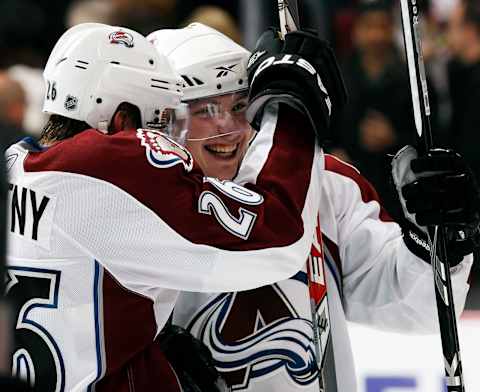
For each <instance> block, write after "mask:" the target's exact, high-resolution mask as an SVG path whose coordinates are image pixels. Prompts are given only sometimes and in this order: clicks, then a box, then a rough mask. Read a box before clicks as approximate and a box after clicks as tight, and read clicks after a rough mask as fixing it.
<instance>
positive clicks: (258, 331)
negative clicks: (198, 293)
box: [188, 285, 318, 391]
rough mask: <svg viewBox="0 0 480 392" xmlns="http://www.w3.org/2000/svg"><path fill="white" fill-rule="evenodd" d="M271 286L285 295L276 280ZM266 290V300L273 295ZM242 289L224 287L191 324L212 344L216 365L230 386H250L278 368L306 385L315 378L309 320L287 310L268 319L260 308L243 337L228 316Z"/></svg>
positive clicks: (235, 389) (201, 338) (197, 333)
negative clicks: (275, 283) (281, 315)
mask: <svg viewBox="0 0 480 392" xmlns="http://www.w3.org/2000/svg"><path fill="white" fill-rule="evenodd" d="M268 289H271V290H275V291H276V293H271V294H272V295H273V296H275V295H278V296H282V297H283V294H282V292H281V290H280V288H279V287H278V286H276V285H273V286H268V287H266V288H265V290H268ZM264 294H267V297H270V298H267V299H266V300H267V301H268V300H269V299H273V297H272V295H270V294H268V293H264ZM238 295H239V293H224V294H220V295H219V296H217V297H215V298H214V300H212V301H211V302H210V303H209V304H207V305H206V306H205V307H204V308H203V309H202V310H201V311H200V312H199V313H197V316H196V317H195V318H194V319H193V320H192V321H191V323H190V325H189V326H188V330H189V331H190V332H191V333H192V334H194V335H195V336H197V337H199V338H200V340H202V341H203V342H204V343H205V344H206V345H207V346H208V347H209V348H210V350H211V351H212V354H213V357H214V358H215V366H216V367H217V369H218V370H219V371H220V372H221V373H222V376H223V377H224V378H225V380H226V381H227V383H228V384H229V386H230V387H231V388H232V391H239V390H245V389H248V388H249V385H250V381H253V380H254V379H257V380H260V379H263V378H269V377H271V376H272V375H273V374H275V373H277V372H286V374H287V375H288V377H289V379H290V380H292V381H293V382H294V383H295V384H296V385H298V386H307V385H309V384H311V383H313V382H314V381H315V380H317V378H318V368H317V364H316V360H315V347H314V343H313V340H312V323H311V321H310V320H307V319H304V318H300V317H298V315H295V316H294V315H293V314H291V312H290V311H289V312H288V313H290V315H289V316H287V315H286V314H285V315H284V316H283V317H280V318H278V319H276V320H274V321H273V320H270V321H265V319H264V317H263V314H262V312H261V311H260V310H257V314H256V321H255V325H254V326H253V330H252V331H251V332H250V333H249V334H247V336H243V337H239V336H238V334H235V333H232V332H233V331H232V328H233V329H235V328H237V327H238V326H239V325H238V323H232V320H229V316H231V315H232V313H233V312H234V311H235V310H234V309H235V308H236V305H238V304H236V302H238V301H239V300H240V298H236V297H237V296H238ZM240 295H241V293H240ZM250 309H251V307H250ZM236 310H237V311H238V306H237V308H236ZM243 316H245V314H243ZM234 317H235V316H234ZM244 318H245V317H244ZM247 318H248V317H247ZM232 324H235V325H233V326H232ZM227 328H228V329H229V330H228V331H227ZM232 335H237V336H236V337H233V336H232Z"/></svg>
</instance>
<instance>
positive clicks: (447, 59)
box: [0, 0, 480, 308]
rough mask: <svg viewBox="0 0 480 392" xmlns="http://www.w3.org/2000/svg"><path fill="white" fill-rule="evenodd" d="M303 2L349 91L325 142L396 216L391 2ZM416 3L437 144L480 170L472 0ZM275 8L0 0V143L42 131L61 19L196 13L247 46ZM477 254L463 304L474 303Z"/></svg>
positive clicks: (166, 20)
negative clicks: (50, 59) (48, 68)
mask: <svg viewBox="0 0 480 392" xmlns="http://www.w3.org/2000/svg"><path fill="white" fill-rule="evenodd" d="M302 3H303V9H302V10H301V21H302V25H303V26H305V27H309V28H315V29H317V30H318V31H319V33H320V34H321V35H322V36H323V37H325V38H327V39H328V40H330V42H332V44H333V46H334V48H335V50H336V53H337V55H338V58H339V61H340V63H341V67H342V70H343V74H344V77H345V82H346V85H347V88H348V92H349V104H348V106H347V108H346V110H345V112H344V115H343V116H342V117H341V118H339V119H338V121H336V122H335V125H334V126H335V135H336V138H335V140H333V141H332V143H331V144H330V145H329V146H328V150H329V151H330V152H331V153H333V154H336V155H337V156H339V157H341V158H342V159H344V160H346V161H348V162H352V163H353V164H355V165H356V166H357V167H358V168H359V169H360V170H361V172H362V173H363V174H364V175H365V176H366V177H367V178H368V179H369V180H370V181H371V182H372V183H373V184H374V185H375V187H376V188H377V190H378V192H379V194H380V196H381V198H382V199H383V200H384V203H385V205H386V207H387V209H388V210H389V211H390V213H391V215H392V216H394V217H395V218H397V219H400V218H399V216H400V210H399V207H398V202H397V200H395V199H394V198H393V196H391V195H394V192H392V189H391V188H390V187H391V184H390V180H389V178H390V175H389V173H390V169H389V164H390V159H391V155H392V154H394V153H395V152H396V151H397V150H398V149H399V148H400V147H401V146H403V145H405V144H407V143H415V140H416V139H415V137H416V136H415V135H416V133H415V126H414V121H413V112H412V104H411V98H410V87H409V80H408V74H407V68H406V64H405V59H404V50H403V38H402V33H401V22H400V16H399V9H398V3H399V2H398V1H393V0H356V1H355V0H322V1H318V0H303V2H302ZM419 5H420V7H421V12H422V34H423V49H424V55H425V60H426V65H427V73H428V79H429V88H430V95H431V105H432V126H433V131H434V138H435V141H436V144H438V145H441V146H451V147H453V148H455V149H456V150H457V151H458V152H460V153H461V154H462V155H464V156H465V157H466V159H467V161H468V162H469V163H470V165H471V166H472V168H473V170H474V172H475V174H476V176H477V178H479V177H480V153H479V152H478V150H479V147H480V135H477V132H479V131H478V128H479V125H480V1H479V0H419ZM276 7H277V1H276V0H210V1H207V0H205V1H201V0H1V1H0V53H1V55H0V146H2V149H4V148H5V147H6V146H8V145H9V144H11V143H12V142H14V141H16V140H18V139H19V138H22V137H24V136H26V135H33V136H36V135H38V134H39V132H40V131H41V128H42V125H43V121H44V117H43V114H42V113H41V103H42V100H43V96H44V85H43V81H42V74H41V70H42V68H43V66H44V65H45V63H46V59H47V56H48V54H49V52H50V51H51V49H52V46H53V44H54V43H55V42H56V40H57V39H58V37H59V36H60V35H61V34H62V33H63V32H64V31H65V29H67V28H69V27H71V26H73V25H75V24H78V23H82V22H87V21H90V22H102V23H108V24H113V25H121V26H127V27H130V28H133V29H135V30H137V31H139V32H141V33H144V34H147V33H149V32H151V31H153V30H157V29H160V28H175V27H180V26H185V25H187V24H188V23H190V22H192V21H200V22H202V23H205V24H207V25H210V26H212V27H214V28H216V29H218V30H220V31H222V32H223V33H225V34H227V35H228V36H230V37H231V38H233V39H235V40H236V41H237V42H239V43H241V44H243V45H245V46H246V47H247V48H249V49H251V48H253V46H254V43H255V40H256V38H257V37H258V36H259V34H260V33H261V32H262V31H263V30H264V29H265V28H266V27H268V26H270V25H278V21H277V18H278V17H277V14H276V9H277V8H276ZM2 164H3V162H2ZM3 189H5V188H3ZM2 195H3V193H2ZM2 197H3V196H2ZM459 197H462V195H460V194H459ZM0 219H2V221H4V219H3V217H2V216H1V215H0ZM1 226H2V229H4V225H3V224H2V225H1ZM2 238H3V235H2ZM0 256H2V255H0ZM476 264H477V267H476V270H474V273H473V274H472V282H473V288H472V290H471V293H470V295H469V299H468V302H467V308H480V284H479V282H477V281H480V270H479V267H478V265H479V264H480V263H478V262H477V263H476ZM0 276H2V275H0ZM1 282H2V279H0V283H1Z"/></svg>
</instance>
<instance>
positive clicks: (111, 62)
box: [110, 61, 120, 65]
mask: <svg viewBox="0 0 480 392" xmlns="http://www.w3.org/2000/svg"><path fill="white" fill-rule="evenodd" d="M110 64H116V65H120V63H119V62H118V61H110Z"/></svg>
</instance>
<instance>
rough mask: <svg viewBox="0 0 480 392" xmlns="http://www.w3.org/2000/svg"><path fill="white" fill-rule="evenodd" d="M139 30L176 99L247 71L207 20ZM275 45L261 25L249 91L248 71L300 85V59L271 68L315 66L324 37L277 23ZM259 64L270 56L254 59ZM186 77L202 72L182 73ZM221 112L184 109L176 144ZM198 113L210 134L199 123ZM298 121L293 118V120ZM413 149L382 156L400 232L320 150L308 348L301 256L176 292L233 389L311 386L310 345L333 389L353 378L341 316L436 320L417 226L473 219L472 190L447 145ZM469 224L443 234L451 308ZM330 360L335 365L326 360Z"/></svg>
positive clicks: (413, 322)
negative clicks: (421, 152) (249, 282)
mask: <svg viewBox="0 0 480 392" xmlns="http://www.w3.org/2000/svg"><path fill="white" fill-rule="evenodd" d="M149 37H150V39H152V40H153V42H154V44H155V45H156V47H157V49H158V50H159V51H160V52H162V53H165V54H167V55H168V57H169V58H170V59H171V60H172V62H173V64H174V65H175V66H176V68H177V70H178V72H179V73H180V74H181V75H182V77H183V78H184V80H185V81H187V83H184V85H185V89H184V92H185V95H184V100H186V102H187V103H188V104H189V105H190V106H195V107H201V106H202V104H203V105H204V106H205V107H208V105H209V104H210V103H211V102H213V101H215V99H217V97H218V94H219V90H220V89H218V84H220V83H221V85H222V90H221V92H220V94H222V95H221V97H222V98H221V99H222V100H225V97H227V96H228V95H230V96H232V97H233V96H235V94H237V89H238V85H239V81H241V80H244V79H245V77H246V73H247V71H246V69H244V68H242V67H241V65H242V64H244V63H245V62H246V58H247V56H248V53H247V52H246V51H245V50H242V49H241V48H239V47H238V45H237V44H235V43H234V42H232V41H231V40H229V39H228V38H227V37H225V36H223V35H222V34H220V33H218V32H216V31H214V30H212V29H210V28H208V27H205V26H201V25H199V24H192V25H190V26H188V27H187V28H184V29H179V30H163V31H159V32H155V33H153V34H151V35H150V36H149ZM199 48H201V50H200V49H199ZM282 48H283V45H282V44H281V43H280V42H279V41H278V39H275V37H274V35H273V34H272V32H267V33H266V34H265V35H264V36H263V39H262V40H260V41H259V43H258V45H257V48H256V50H255V53H254V54H253V56H252V57H251V58H250V64H251V65H250V70H249V73H250V81H252V79H253V86H252V89H253V91H252V93H251V94H252V95H253V96H255V95H256V91H257V90H256V89H257V86H258V83H260V84H261V83H263V85H262V86H265V85H267V86H268V87H269V88H267V89H266V91H267V92H268V91H270V92H274V91H276V89H277V88H280V86H282V87H283V88H285V86H289V88H290V91H288V89H287V90H285V93H287V92H288V93H289V94H290V95H293V96H294V97H299V96H302V94H306V93H307V92H308V86H306V85H305V84H303V82H302V80H304V81H307V80H309V74H308V70H307V69H305V68H303V70H304V73H303V74H302V72H300V71H302V69H300V68H297V69H296V71H299V72H298V73H296V74H294V73H293V72H292V73H290V74H289V79H288V80H283V79H282V75H281V72H282V70H283V69H284V68H286V67H289V66H291V65H290V64H287V63H288V61H292V60H293V59H290V58H289V59H287V58H285V57H284V55H285V53H292V52H293V53H298V54H299V55H300V54H303V55H304V56H305V58H306V59H307V60H308V61H309V62H310V64H313V65H315V66H316V68H317V70H318V69H319V67H320V66H321V64H322V61H324V60H322V59H323V58H324V57H322V56H323V55H324V53H325V52H326V49H325V45H324V44H323V43H322V42H321V41H320V40H318V39H317V38H315V37H314V36H312V35H311V34H308V33H294V34H290V35H287V41H286V44H285V47H284V48H283V50H282ZM293 48H295V49H296V52H295V51H292V49H293ZM289 50H290V51H289ZM259 56H261V58H258V57H259ZM269 56H273V58H274V59H275V60H276V61H277V65H275V63H274V62H273V61H271V60H268V58H269ZM265 59H267V60H265ZM260 64H261V65H260ZM265 64H270V66H267V67H265ZM263 67H265V68H263ZM228 68H232V70H233V71H232V72H229V73H228V74H226V75H222V74H218V72H217V70H219V69H228ZM262 68H263V70H262ZM259 70H260V71H259ZM283 76H284V75H283ZM189 80H190V81H192V80H197V81H201V82H202V83H198V84H194V83H189V82H188V81H189ZM333 80H335V79H333ZM309 82H310V83H314V82H315V81H313V82H312V81H311V80H310V81H309ZM305 83H308V82H305ZM226 93H227V94H226ZM324 98H325V96H324V95H320V96H319V97H317V98H315V97H313V96H310V99H311V106H310V110H308V109H307V113H308V114H310V115H312V113H314V110H317V113H321V110H320V109H321V108H323V109H324V110H325V108H326V107H327V110H328V105H325V104H324V105H323V106H322V102H321V100H323V99H324ZM290 99H292V97H290ZM258 102H260V104H259V106H260V107H261V101H254V102H253V105H254V106H253V107H255V106H256V105H255V104H256V103H258ZM314 103H316V104H317V105H318V106H315V104H314ZM257 107H258V106H257ZM312 107H314V108H317V109H311V108H312ZM225 112H226V113H223V114H224V116H223V117H221V118H218V117H215V116H211V117H209V118H206V119H204V122H203V123H202V126H201V127H198V128H197V127H196V124H195V121H192V126H191V128H190V129H189V133H188V135H187V137H186V143H187V145H192V144H194V143H213V140H217V141H216V142H215V143H217V144H219V143H221V142H220V140H222V136H223V135H224V134H228V132H229V130H230V129H231V126H230V127H229V128H228V129H223V128H222V126H223V125H225V122H226V120H225V118H227V119H228V116H231V117H232V114H231V113H229V112H228V111H225ZM193 113H195V112H193ZM193 116H195V114H193ZM222 121H225V122H222ZM207 122H209V123H210V134H207V133H206V132H205V128H206V127H207V125H206V123H207ZM230 124H232V123H230ZM301 130H302V129H301V128H300V126H299V128H298V131H299V132H300V131H301ZM205 135H207V139H206V140H203V141H199V137H201V136H205ZM325 136H328V135H325ZM207 145H208V144H207ZM205 150H206V152H205V151H202V150H199V149H196V148H194V149H192V152H193V156H194V159H195V158H196V157H197V154H207V153H208V154H209V159H208V160H205V162H206V164H207V165H210V166H209V167H207V168H206V169H205V170H206V171H208V172H209V173H210V174H211V175H214V176H219V177H220V178H222V179H231V178H232V176H228V173H232V175H233V176H234V175H235V173H236V170H237V168H238V165H239V164H240V156H233V157H230V160H225V159H224V157H223V155H222V154H216V153H215V152H211V151H209V150H210V149H209V148H208V147H205ZM255 154H257V152H256V151H255V146H251V147H250V149H249V150H248V152H247V155H246V156H247V157H249V156H255ZM415 154H416V152H415V150H414V149H413V148H411V147H408V148H406V149H405V150H403V151H402V152H400V153H399V154H398V155H397V156H396V157H395V159H394V163H393V176H394V179H395V181H396V184H397V189H398V191H399V194H400V197H401V199H402V200H403V201H404V206H405V213H406V215H407V218H409V219H410V221H411V227H410V228H404V234H403V236H402V230H401V228H400V227H399V226H398V225H397V224H396V223H394V222H392V221H391V219H390V218H389V216H388V214H387V212H386V211H385V210H384V209H383V208H382V206H381V203H380V201H379V199H378V196H377V193H376V192H375V190H374V189H373V188H372V186H371V185H370V184H369V183H368V182H367V181H366V180H365V178H363V177H362V176H361V174H360V173H359V172H358V171H357V170H356V169H355V168H354V167H352V166H350V165H347V164H345V163H344V162H342V161H340V160H338V159H336V158H335V157H333V156H330V155H325V156H323V157H322V158H321V160H320V162H319V164H320V166H321V171H322V173H321V175H320V178H321V184H320V197H319V199H318V200H319V204H320V212H319V226H318V231H317V233H316V236H315V239H314V241H313V245H312V250H311V255H310V257H309V262H311V263H312V262H313V261H315V260H319V259H320V260H321V259H322V249H321V246H320V238H323V244H324V249H323V251H324V252H323V259H324V262H325V274H323V269H322V270H320V271H319V272H320V273H319V274H317V276H318V277H319V279H320V282H321V285H320V286H321V291H320V294H321V296H322V297H321V298H320V306H319V309H320V312H321V314H322V316H323V317H320V320H319V321H320V322H321V325H319V326H318V327H319V328H320V341H321V347H319V348H318V349H317V347H316V346H315V343H314V339H313V331H312V316H311V308H310V298H309V290H308V275H307V270H306V266H304V269H303V270H302V271H300V272H299V273H297V274H295V275H293V276H292V277H291V278H290V279H288V280H285V281H281V282H278V283H275V284H273V285H270V286H265V287H261V288H258V289H255V290H251V291H243V292H228V293H222V294H213V293H210V294H208V293H182V294H181V296H180V298H179V300H178V301H177V305H176V307H175V311H174V318H173V320H174V323H178V324H179V325H182V326H184V327H186V328H187V329H188V330H189V331H190V332H192V333H193V334H194V335H195V336H197V337H198V338H199V339H202V340H203V341H204V342H205V344H206V345H207V346H209V347H210V350H211V352H212V354H213V357H214V359H215V361H216V366H217V368H218V369H219V370H220V371H221V373H222V376H223V377H224V378H225V379H226V380H227V383H228V384H229V386H230V387H231V388H233V390H242V391H252V392H253V391H262V392H267V391H269V392H270V391H271V392H276V391H282V392H285V391H291V392H293V391H300V390H301V391H312V392H313V391H315V392H318V391H319V390H320V389H319V388H320V386H319V382H318V378H319V373H318V368H317V364H316V361H315V357H317V359H318V353H319V352H320V356H321V357H323V358H325V359H324V360H325V361H326V363H325V364H324V366H325V369H324V374H322V375H321V376H322V378H323V380H322V381H323V382H324V383H325V384H326V385H327V389H326V390H327V392H328V391H329V390H330V389H329V388H328V385H332V383H336V384H337V388H338V389H335V390H338V391H342V392H343V391H348V392H353V391H355V390H356V385H355V373H354V366H353V359H352V354H351V348H350V343H349V338H348V332H347V325H346V320H350V321H355V322H359V323H362V324H366V325H371V326H375V327H378V328H381V329H384V330H394V331H400V332H416V333H431V332H434V331H436V330H437V328H438V327H437V325H438V321H437V316H436V307H435V298H434V288H433V277H432V269H431V266H430V265H429V264H428V263H429V260H430V259H429V253H428V251H427V250H426V249H425V244H426V243H427V240H426V239H425V234H424V227H423V226H424V225H426V224H431V223H438V221H439V220H442V221H444V222H448V223H449V228H450V230H451V232H452V233H453V232H454V231H455V230H456V229H458V228H459V227H462V228H465V227H470V228H474V229H475V230H476V228H477V226H478V219H479V215H478V196H477V195H478V192H477V190H476V188H475V186H474V184H473V182H472V178H471V176H470V172H469V171H468V169H467V167H466V165H465V163H464V162H463V159H462V158H460V157H459V156H458V155H456V154H454V153H452V152H447V151H443V150H438V151H433V152H432V155H431V156H430V157H429V158H425V159H418V160H413V158H414V157H415ZM227 163H230V166H229V170H228V171H227V170H224V169H223V166H221V165H226V164H227ZM410 163H412V169H413V170H414V172H412V170H411V169H410ZM443 169H445V171H443ZM426 172H429V173H428V178H423V179H420V178H419V177H420V176H422V177H426V176H427V173H426ZM236 178H237V179H239V176H237V177H236ZM457 181H458V183H457ZM407 183H408V185H407ZM460 184H461V185H460ZM457 186H461V187H462V189H463V191H464V192H465V194H464V197H462V196H461V197H457ZM405 197H406V198H407V201H406V202H405ZM406 207H408V211H407V208H406ZM452 210H455V211H456V212H452ZM409 211H410V212H413V213H416V216H415V215H412V214H411V213H410V212H409ZM420 225H422V226H420ZM475 230H474V231H473V232H471V233H470V234H469V235H468V236H467V237H468V239H467V240H466V241H454V240H452V241H450V244H449V246H450V248H451V249H452V247H453V248H454V250H455V254H454V261H453V264H454V265H455V266H454V268H452V279H453V286H454V296H455V301H456V311H457V313H458V314H459V313H460V312H461V311H462V309H463V306H464V303H465V298H466V293H467V290H468V284H467V282H466V281H467V277H468V275H469V271H470V267H471V263H472V257H471V252H472V249H473V246H474V244H473V243H472V242H471V241H470V239H471V237H472V236H473V234H474V232H475ZM459 248H462V249H459ZM464 255H465V256H466V255H468V256H466V257H463V256H464ZM319 267H320V268H322V266H321V265H320V266H319ZM325 281H326V282H325ZM325 283H326V284H325ZM326 288H328V305H329V306H328V307H327V303H326V290H325V289H326ZM328 308H329V310H330V313H328ZM329 334H331V337H330V336H329ZM329 339H330V340H331V342H329V343H328V344H332V343H333V355H332V354H331V353H330V352H329V351H328V347H327V345H326V344H325V341H327V342H328V340H329ZM333 357H334V358H333ZM333 359H334V362H333ZM334 365H336V375H337V377H335V372H333V370H332V369H333V366H334ZM335 378H336V379H335Z"/></svg>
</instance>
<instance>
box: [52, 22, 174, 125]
mask: <svg viewBox="0 0 480 392" xmlns="http://www.w3.org/2000/svg"><path fill="white" fill-rule="evenodd" d="M44 80H45V84H46V87H47V93H46V96H45V100H44V106H43V111H44V112H46V113H51V114H58V115H61V116H65V117H68V118H72V119H75V120H80V121H85V122H86V123H88V124H89V125H90V126H91V127H93V128H97V129H99V130H101V131H103V132H107V129H108V127H109V124H110V122H111V119H112V117H113V115H114V113H115V111H116V110H117V108H118V106H119V105H120V104H121V103H123V102H128V103H130V104H132V105H134V106H136V107H137V108H138V109H139V111H140V115H141V121H142V126H143V127H144V128H146V127H148V125H155V124H156V121H155V119H157V118H158V122H159V115H160V114H161V113H162V112H163V111H164V110H165V109H166V108H175V107H177V106H178V105H179V104H180V100H181V96H182V92H181V83H180V81H179V76H178V74H176V72H175V71H174V70H173V68H172V66H171V64H170V62H169V60H168V59H167V58H166V57H165V56H162V55H161V54H159V53H158V52H157V51H156V50H155V49H154V48H153V47H152V46H151V44H150V43H149V42H148V41H147V40H146V39H145V37H143V36H142V35H141V34H139V33H137V32H135V31H133V30H130V29H126V28H121V27H113V26H108V25H103V24H99V23H85V24H80V25H77V26H75V27H73V28H71V29H69V30H68V31H67V32H66V33H65V34H64V35H63V36H62V37H61V38H60V39H59V41H58V42H57V44H56V45H55V47H54V49H53V51H52V53H51V54H50V57H49V59H48V62H47V66H46V67H45V71H44Z"/></svg>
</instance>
